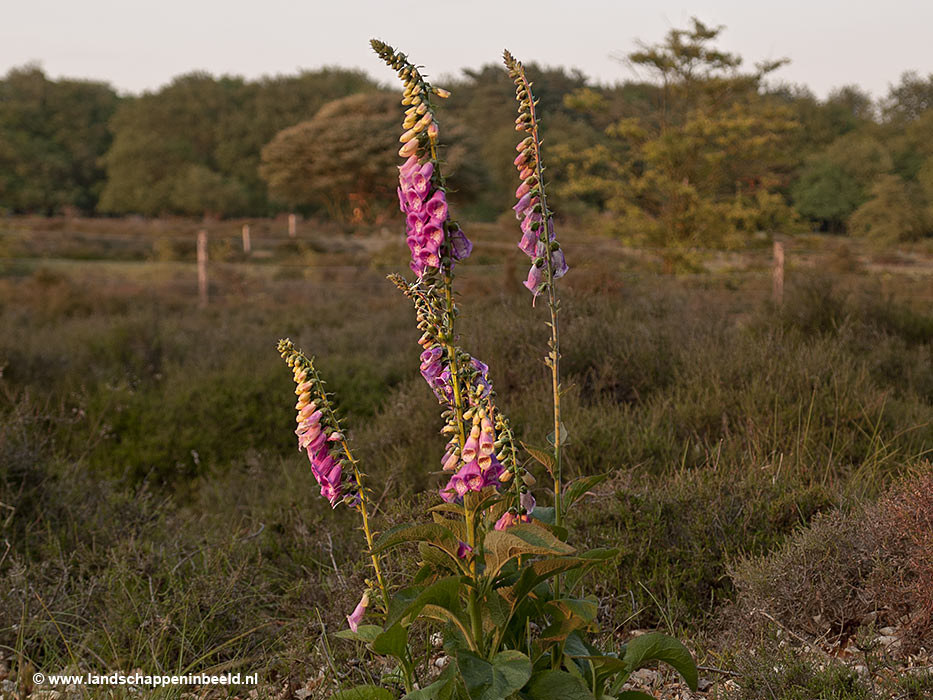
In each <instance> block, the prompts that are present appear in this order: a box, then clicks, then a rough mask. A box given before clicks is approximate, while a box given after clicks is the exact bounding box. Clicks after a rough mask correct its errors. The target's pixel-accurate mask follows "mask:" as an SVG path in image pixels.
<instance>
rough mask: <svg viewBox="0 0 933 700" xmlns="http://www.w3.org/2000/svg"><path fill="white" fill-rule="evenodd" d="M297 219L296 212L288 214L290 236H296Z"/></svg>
mask: <svg viewBox="0 0 933 700" xmlns="http://www.w3.org/2000/svg"><path fill="white" fill-rule="evenodd" d="M296 224H297V220H296V217H295V215H294V214H289V215H288V236H289V238H294V237H295V233H296V232H297V227H296Z"/></svg>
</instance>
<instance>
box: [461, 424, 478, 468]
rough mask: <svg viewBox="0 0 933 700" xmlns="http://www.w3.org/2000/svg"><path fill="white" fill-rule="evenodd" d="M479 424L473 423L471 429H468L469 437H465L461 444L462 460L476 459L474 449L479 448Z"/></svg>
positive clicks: (470, 460)
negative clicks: (464, 441)
mask: <svg viewBox="0 0 933 700" xmlns="http://www.w3.org/2000/svg"><path fill="white" fill-rule="evenodd" d="M479 433H480V430H479V426H478V425H474V426H473V429H472V430H471V431H470V437H468V438H467V440H466V443H465V444H464V445H463V453H462V455H461V456H462V457H463V461H464V462H472V461H473V460H474V459H476V451H477V449H479Z"/></svg>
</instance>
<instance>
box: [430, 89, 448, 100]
mask: <svg viewBox="0 0 933 700" xmlns="http://www.w3.org/2000/svg"><path fill="white" fill-rule="evenodd" d="M434 94H435V95H437V96H438V97H440V98H441V99H442V100H446V99H447V98H448V97H450V90H445V89H444V88H439V87H436V88H434Z"/></svg>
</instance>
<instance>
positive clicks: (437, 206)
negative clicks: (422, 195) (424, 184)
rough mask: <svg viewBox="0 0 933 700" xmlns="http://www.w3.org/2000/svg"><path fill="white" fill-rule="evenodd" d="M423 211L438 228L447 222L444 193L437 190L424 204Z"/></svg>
mask: <svg viewBox="0 0 933 700" xmlns="http://www.w3.org/2000/svg"><path fill="white" fill-rule="evenodd" d="M424 209H425V211H426V212H427V214H428V216H430V217H431V218H432V219H433V220H434V222H435V223H436V224H437V225H438V226H440V225H441V224H442V223H444V222H445V221H447V197H446V196H445V195H444V192H443V191H442V190H437V191H436V192H435V193H434V194H433V195H431V198H430V199H429V200H428V201H427V202H425V203H424Z"/></svg>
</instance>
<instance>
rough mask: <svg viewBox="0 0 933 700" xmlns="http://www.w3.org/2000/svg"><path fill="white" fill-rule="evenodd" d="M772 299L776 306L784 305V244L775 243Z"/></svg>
mask: <svg viewBox="0 0 933 700" xmlns="http://www.w3.org/2000/svg"><path fill="white" fill-rule="evenodd" d="M771 299H772V301H774V303H775V304H778V305H780V304H783V303H784V243H783V242H781V241H775V242H774V268H773V269H772V271H771Z"/></svg>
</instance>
